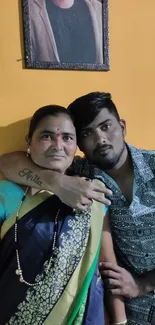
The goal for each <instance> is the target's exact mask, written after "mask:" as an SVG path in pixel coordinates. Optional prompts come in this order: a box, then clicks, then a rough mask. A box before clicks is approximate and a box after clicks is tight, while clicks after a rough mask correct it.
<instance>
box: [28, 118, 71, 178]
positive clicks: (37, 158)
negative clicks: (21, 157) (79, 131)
mask: <svg viewBox="0 0 155 325" xmlns="http://www.w3.org/2000/svg"><path fill="white" fill-rule="evenodd" d="M29 148H30V154H31V159H32V160H33V161H34V163H35V164H37V165H39V166H41V167H43V168H47V169H52V170H55V171H58V172H60V173H64V172H65V171H66V169H67V168H68V167H69V166H70V165H71V163H72V161H73V158H74V155H75V151H76V132H75V128H74V125H73V122H72V120H71V119H70V117H69V116H67V115H65V114H59V115H57V116H50V115H49V116H47V117H45V118H44V119H42V120H41V122H40V123H39V124H38V126H37V128H36V129H35V131H34V133H33V136H32V139H31V142H30V146H29Z"/></svg>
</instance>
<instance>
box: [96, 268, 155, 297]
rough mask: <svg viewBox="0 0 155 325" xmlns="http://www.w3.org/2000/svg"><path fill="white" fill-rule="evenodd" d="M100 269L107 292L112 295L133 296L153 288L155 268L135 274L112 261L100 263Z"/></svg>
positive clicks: (154, 288)
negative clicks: (104, 279)
mask: <svg viewBox="0 0 155 325" xmlns="http://www.w3.org/2000/svg"><path fill="white" fill-rule="evenodd" d="M101 269H102V271H103V274H104V276H105V278H106V285H107V287H108V288H109V292H111V293H112V295H114V296H115V295H121V296H124V297H128V298H135V297H138V296H143V295H145V294H147V293H148V292H150V291H153V290H155V270H152V271H149V272H147V273H145V274H142V275H135V274H131V273H130V272H128V271H127V270H126V269H124V268H123V267H120V266H118V265H115V264H112V263H102V265H101Z"/></svg>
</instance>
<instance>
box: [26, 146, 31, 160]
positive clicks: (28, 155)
mask: <svg viewBox="0 0 155 325" xmlns="http://www.w3.org/2000/svg"><path fill="white" fill-rule="evenodd" d="M30 153H31V152H30V148H28V149H27V153H26V156H27V157H28V158H29V157H30Z"/></svg>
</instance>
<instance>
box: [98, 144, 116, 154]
mask: <svg viewBox="0 0 155 325" xmlns="http://www.w3.org/2000/svg"><path fill="white" fill-rule="evenodd" d="M111 148H112V146H111V145H108V144H106V145H105V144H103V145H102V146H97V147H96V148H95V150H94V156H95V155H96V153H98V152H100V151H104V150H106V149H111Z"/></svg>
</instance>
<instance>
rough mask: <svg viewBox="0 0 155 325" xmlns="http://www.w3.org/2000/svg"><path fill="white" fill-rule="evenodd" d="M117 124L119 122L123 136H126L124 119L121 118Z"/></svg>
mask: <svg viewBox="0 0 155 325" xmlns="http://www.w3.org/2000/svg"><path fill="white" fill-rule="evenodd" d="M119 124H120V127H121V129H122V133H123V137H124V138H125V136H126V121H125V120H123V119H121V120H120V121H119Z"/></svg>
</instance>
